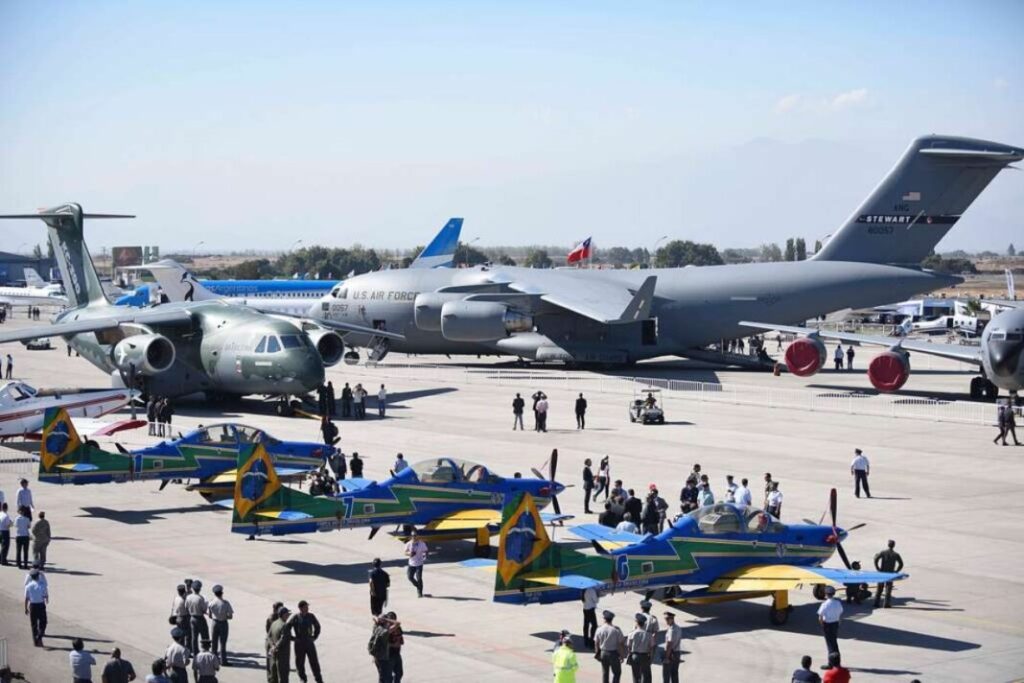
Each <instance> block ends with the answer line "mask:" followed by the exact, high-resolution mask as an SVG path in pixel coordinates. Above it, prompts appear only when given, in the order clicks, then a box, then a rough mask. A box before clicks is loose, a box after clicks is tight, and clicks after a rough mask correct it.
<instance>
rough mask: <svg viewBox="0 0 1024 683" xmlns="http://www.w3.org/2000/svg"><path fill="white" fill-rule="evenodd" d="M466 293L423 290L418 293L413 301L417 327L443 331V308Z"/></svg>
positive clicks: (428, 330) (462, 297)
mask: <svg viewBox="0 0 1024 683" xmlns="http://www.w3.org/2000/svg"><path fill="white" fill-rule="evenodd" d="M465 297H466V295H465V294H461V293H452V292H423V293H422V294H417V295H416V301H415V302H414V303H413V320H414V321H415V323H416V327H417V328H419V329H421V330H425V331H427V332H440V331H441V309H442V308H443V307H444V305H445V304H446V303H448V302H449V301H459V300H461V299H464V298H465Z"/></svg>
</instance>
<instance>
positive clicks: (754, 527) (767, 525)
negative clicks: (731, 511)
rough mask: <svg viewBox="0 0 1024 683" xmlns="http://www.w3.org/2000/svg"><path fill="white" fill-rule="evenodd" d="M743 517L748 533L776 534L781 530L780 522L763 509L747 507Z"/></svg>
mask: <svg viewBox="0 0 1024 683" xmlns="http://www.w3.org/2000/svg"><path fill="white" fill-rule="evenodd" d="M744 518H745V522H746V527H747V533H748V534H763V533H769V534H777V533H781V532H782V530H783V526H782V523H781V522H779V521H778V520H776V519H775V518H774V517H772V516H771V515H769V514H768V513H767V512H765V511H764V510H758V509H757V508H747V509H746V511H745V512H744Z"/></svg>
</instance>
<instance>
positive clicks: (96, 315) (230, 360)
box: [0, 204, 401, 412]
mask: <svg viewBox="0 0 1024 683" xmlns="http://www.w3.org/2000/svg"><path fill="white" fill-rule="evenodd" d="M0 218H13V219H24V218H37V219H41V220H42V221H43V222H44V223H46V225H47V227H48V233H49V239H50V244H51V246H52V247H53V252H54V254H56V257H57V262H58V264H59V266H60V271H61V274H62V275H63V277H64V283H65V285H66V287H67V294H68V300H69V302H70V304H71V308H69V309H67V310H65V311H63V312H62V313H61V314H60V315H58V316H57V317H56V318H55V319H54V322H53V324H51V325H47V326H33V327H30V328H27V329H22V330H17V331H14V332H0V344H2V343H6V342H14V341H27V340H31V339H41V338H45V337H56V336H61V337H63V338H64V339H65V340H67V341H68V342H69V344H70V345H71V346H72V348H74V349H75V350H76V351H78V352H79V353H80V354H81V355H82V356H83V357H84V358H85V359H87V360H88V361H89V362H90V363H92V364H93V365H95V366H96V367H97V368H100V369H101V370H103V371H104V372H106V373H108V374H109V375H111V379H112V380H115V381H116V380H120V381H121V382H123V383H124V384H125V385H128V386H135V385H138V386H140V387H141V388H143V389H144V390H146V391H147V392H149V393H152V394H155V395H157V396H170V397H174V396H181V395H185V394H191V393H195V392H199V391H203V392H206V393H207V394H212V395H248V394H264V395H269V396H275V397H281V398H282V399H283V400H282V401H281V403H280V405H281V406H282V407H281V408H280V410H281V411H282V412H284V411H285V410H286V409H287V408H286V407H287V406H288V405H289V404H288V403H287V398H288V397H289V396H296V395H303V394H306V393H308V392H310V391H312V390H313V389H314V388H316V387H318V386H320V385H321V384H322V383H323V381H324V366H325V365H326V366H330V365H333V364H335V363H337V362H339V361H340V360H341V358H342V355H343V353H344V343H343V341H342V338H341V336H340V335H339V332H341V333H343V334H344V333H348V332H351V331H353V330H355V331H358V332H363V333H364V334H367V333H368V334H373V335H375V336H378V337H380V336H386V335H390V336H391V337H393V338H395V339H396V340H401V336H400V335H395V334H390V333H387V332H378V331H375V330H372V329H370V328H367V327H364V326H361V325H351V324H348V323H320V322H317V321H315V320H310V319H300V318H295V319H289V320H282V319H279V318H276V317H272V316H268V315H264V314H263V313H260V312H259V311H257V310H255V309H252V308H247V307H245V306H235V305H231V304H227V303H224V302H222V301H195V302H184V303H179V304H166V305H164V306H159V307H157V308H147V309H138V308H126V307H123V306H113V305H112V304H111V303H110V301H109V300H108V299H107V296H106V294H105V293H104V291H103V288H102V286H101V284H100V278H99V275H98V274H97V272H96V268H95V267H94V266H93V263H92V258H91V257H90V256H89V250H88V248H87V247H86V245H85V240H84V236H83V221H84V219H85V218H131V216H120V215H110V214H86V213H84V212H83V211H82V207H81V206H79V205H78V204H64V205H62V206H58V207H56V208H53V209H48V210H44V211H41V212H39V213H38V214H15V215H5V216H0Z"/></svg>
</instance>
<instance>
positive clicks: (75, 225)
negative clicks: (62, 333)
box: [0, 204, 135, 308]
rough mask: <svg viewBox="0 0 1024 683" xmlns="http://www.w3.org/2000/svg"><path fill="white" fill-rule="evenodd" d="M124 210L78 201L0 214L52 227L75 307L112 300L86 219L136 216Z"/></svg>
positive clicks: (52, 240) (51, 234) (53, 242)
mask: <svg viewBox="0 0 1024 683" xmlns="http://www.w3.org/2000/svg"><path fill="white" fill-rule="evenodd" d="M134 217H135V216H127V215H122V214H110V213H85V212H83V211H82V207H81V205H79V204H63V205H61V206H57V207H54V208H52V209H45V210H43V211H40V212H39V213H29V214H7V215H0V218H39V219H41V220H42V221H43V222H44V223H46V225H47V227H48V228H49V230H48V232H49V238H50V246H51V247H53V253H54V256H55V257H56V259H57V265H58V266H60V273H61V277H63V278H64V290H65V291H66V292H67V297H68V304H69V305H70V306H71V307H72V308H74V307H76V306H84V305H90V304H103V305H106V304H109V303H110V302H109V301H108V300H107V295H106V294H105V293H104V292H103V286H102V285H101V284H100V276H99V274H98V273H97V272H96V266H95V265H93V262H92V257H91V256H90V255H89V249H88V248H87V247H86V245H85V237H84V232H83V223H84V221H85V219H86V218H134Z"/></svg>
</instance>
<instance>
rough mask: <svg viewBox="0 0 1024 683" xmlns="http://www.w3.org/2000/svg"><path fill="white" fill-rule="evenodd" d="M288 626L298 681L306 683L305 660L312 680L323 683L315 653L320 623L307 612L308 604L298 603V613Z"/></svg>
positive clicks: (318, 660)
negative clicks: (293, 649)
mask: <svg viewBox="0 0 1024 683" xmlns="http://www.w3.org/2000/svg"><path fill="white" fill-rule="evenodd" d="M288 624H289V625H290V626H291V629H292V640H294V641H295V669H296V670H297V671H298V672H299V680H300V681H302V683H306V658H307V657H308V658H309V668H310V669H311V670H312V671H313V680H314V681H316V683H323V681H324V679H323V676H321V675H320V658H319V657H317V653H316V639H317V638H319V637H320V622H319V620H317V618H316V615H314V614H313V613H312V612H310V611H309V603H308V602H306V601H305V600H300V601H299V612H298V614H295V615H293V616H292V618H291V619H290V620H289V622H288Z"/></svg>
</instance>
